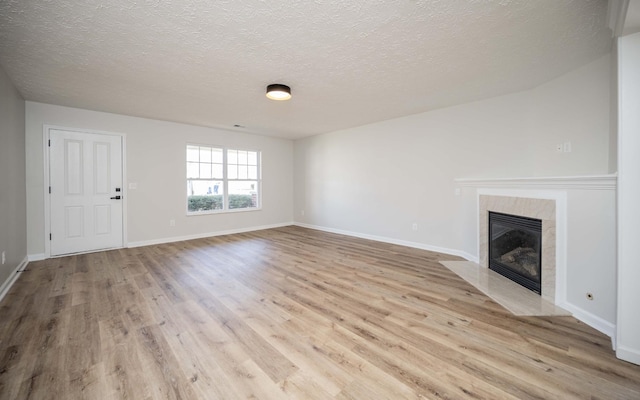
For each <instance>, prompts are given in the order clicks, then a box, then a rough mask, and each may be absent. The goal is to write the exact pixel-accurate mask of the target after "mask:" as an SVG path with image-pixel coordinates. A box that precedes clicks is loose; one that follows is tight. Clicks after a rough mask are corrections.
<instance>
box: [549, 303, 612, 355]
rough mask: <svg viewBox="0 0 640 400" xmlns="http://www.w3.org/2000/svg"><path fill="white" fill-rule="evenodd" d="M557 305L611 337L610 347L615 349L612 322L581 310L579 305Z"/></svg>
mask: <svg viewBox="0 0 640 400" xmlns="http://www.w3.org/2000/svg"><path fill="white" fill-rule="evenodd" d="M558 306H560V307H562V308H564V309H565V310H567V311H569V312H571V314H573V316H574V317H575V318H576V319H578V320H580V321H582V322H584V323H585V324H587V325H589V326H590V327H592V328H593V329H595V330H597V331H600V332H602V333H604V334H605V335H607V336H609V337H610V338H611V347H612V348H613V349H614V350H615V349H616V325H615V324H612V323H611V322H609V321H605V320H604V319H602V318H600V317H598V316H596V315H593V314H591V313H590V312H588V311H585V310H583V309H582V308H580V307H577V306H575V305H573V304H571V303H564V304H558Z"/></svg>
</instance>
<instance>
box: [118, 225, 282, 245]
mask: <svg viewBox="0 0 640 400" xmlns="http://www.w3.org/2000/svg"><path fill="white" fill-rule="evenodd" d="M291 225H295V224H294V223H293V222H284V223H280V224H272V225H261V226H252V227H249V228H240V229H229V230H226V231H218V232H206V233H198V234H196V235H185V236H173V237H168V238H162V239H153V240H142V241H138V242H130V243H129V244H128V245H127V246H126V247H129V248H134V247H143V246H152V245H154V244H164V243H172V242H182V241H185V240H193V239H202V238H207V237H214V236H223V235H232V234H234V233H245V232H253V231H261V230H264V229H273V228H282V227H284V226H291Z"/></svg>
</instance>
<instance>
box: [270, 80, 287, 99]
mask: <svg viewBox="0 0 640 400" xmlns="http://www.w3.org/2000/svg"><path fill="white" fill-rule="evenodd" d="M267 97H268V98H270V99H271V100H289V99H290V98H291V88H290V87H289V86H287V85H283V84H281V83H274V84H272V85H269V86H267Z"/></svg>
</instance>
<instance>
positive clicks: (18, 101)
mask: <svg viewBox="0 0 640 400" xmlns="http://www.w3.org/2000/svg"><path fill="white" fill-rule="evenodd" d="M24 117H25V102H24V99H23V98H22V96H20V93H18V91H17V90H16V89H15V87H14V86H13V83H11V81H10V80H9V77H8V76H7V75H6V74H5V72H4V70H2V69H1V68H0V253H1V252H3V251H4V252H6V253H5V254H6V262H5V264H4V265H0V287H2V286H4V283H5V282H7V280H8V279H9V278H10V276H11V273H12V272H13V270H14V269H16V267H17V266H18V265H20V263H21V262H23V261H24V260H25V258H26V256H27V211H26V186H25V147H24V143H25V141H24V123H25V119H24Z"/></svg>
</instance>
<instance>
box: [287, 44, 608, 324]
mask: <svg viewBox="0 0 640 400" xmlns="http://www.w3.org/2000/svg"><path fill="white" fill-rule="evenodd" d="M609 87H610V57H609V56H608V55H607V56H604V57H602V58H600V59H598V60H595V61H593V62H591V63H589V64H587V65H585V66H583V67H581V68H579V69H576V70H574V71H571V72H569V73H568V74H566V75H563V76H561V77H559V78H557V79H555V80H553V81H550V82H548V83H545V84H543V85H541V86H539V87H536V88H533V89H531V90H528V91H524V92H519V93H514V94H510V95H506V96H501V97H496V98H492V99H488V100H483V101H478V102H474V103H469V104H463V105H459V106H456V107H450V108H446V109H440V110H435V111H432V112H427V113H423V114H417V115H413V116H408V117H404V118H398V119H394V120H390V121H385V122H381V123H376V124H372V125H367V126H361V127H357V128H353V129H348V130H344V131H339V132H333V133H330V134H326V135H321V136H316V137H311V138H306V139H303V140H298V141H296V143H295V161H294V165H295V188H296V190H295V218H296V221H297V222H298V223H301V224H306V225H309V226H316V227H321V228H324V229H331V230H337V231H342V232H350V233H353V234H357V235H362V236H369V237H378V238H383V239H385V240H389V241H395V242H404V243H410V244H412V245H415V246H417V247H422V248H431V249H440V250H443V251H446V252H449V253H452V254H458V255H462V256H466V257H468V258H469V257H473V256H477V246H478V237H477V214H476V197H475V190H471V189H469V188H462V193H461V195H460V196H456V195H455V190H456V186H455V183H454V179H456V178H508V177H541V176H575V175H595V174H607V173H608V171H609V142H610V135H609V129H610V121H609V114H610V103H609ZM565 142H570V143H571V147H572V152H571V153H558V152H557V151H556V145H557V144H561V143H565ZM594 193H596V192H594ZM594 196H595V197H594V198H593V199H590V200H588V201H587V200H583V199H584V195H583V194H580V193H578V194H575V193H574V194H571V193H570V194H569V195H568V202H569V207H571V205H572V204H575V205H576V206H577V207H578V208H577V209H576V210H575V211H572V210H569V211H568V212H569V216H568V218H569V224H570V225H569V227H568V230H572V226H573V227H574V231H576V232H579V230H576V228H578V227H579V229H584V223H583V221H582V219H583V218H585V213H584V210H583V208H585V207H586V208H587V210H586V215H587V216H588V215H589V214H593V215H594V216H595V220H596V221H597V223H600V224H601V225H602V226H603V231H602V233H600V234H597V233H596V234H594V235H595V236H589V237H588V238H587V239H585V238H582V239H585V240H582V241H581V240H580V239H579V238H573V237H569V238H568V241H569V243H568V247H569V248H568V257H569V259H568V264H569V267H571V268H573V270H575V271H578V272H579V271H580V269H582V270H583V271H587V273H585V274H582V275H580V277H579V278H578V277H577V276H578V275H576V274H574V275H573V276H572V277H569V279H573V281H571V282H570V283H569V284H570V287H569V288H568V296H570V298H569V299H568V300H569V301H572V302H573V303H574V304H576V305H577V306H579V307H586V308H585V309H584V311H585V312H586V313H589V314H593V316H594V317H595V318H600V319H602V320H603V321H604V322H605V323H606V324H611V325H613V324H614V323H615V296H616V288H615V279H614V276H615V250H614V247H615V242H614V241H611V240H605V241H604V242H603V243H605V246H606V248H602V249H601V250H600V251H599V250H597V249H594V246H593V243H594V241H595V242H597V241H598V238H600V237H601V236H598V235H609V237H612V235H613V233H614V232H615V208H614V207H615V200H614V195H613V194H612V193H610V192H609V193H607V194H594ZM602 205H605V208H602ZM303 211H304V215H302V212H303ZM414 222H416V223H418V231H417V232H416V231H413V230H412V224H413V223H414ZM592 231H593V229H592ZM587 255H590V256H591V259H589V258H588V257H587ZM589 260H591V261H589ZM585 263H586V264H585ZM596 270H597V271H598V272H597V273H596V274H594V275H591V272H592V271H596ZM603 276H607V278H606V279H604V280H603V279H602V277H603ZM587 288H588V289H589V290H592V291H595V292H597V293H598V294H602V297H599V298H598V300H599V301H598V302H595V301H592V302H587V301H586V297H585V293H584V292H585V290H586V289H587ZM596 303H597V304H596Z"/></svg>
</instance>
